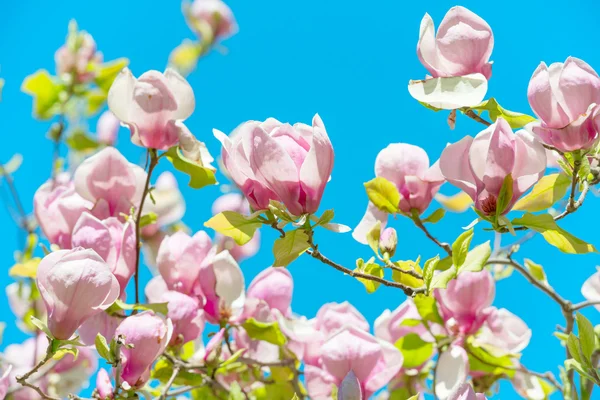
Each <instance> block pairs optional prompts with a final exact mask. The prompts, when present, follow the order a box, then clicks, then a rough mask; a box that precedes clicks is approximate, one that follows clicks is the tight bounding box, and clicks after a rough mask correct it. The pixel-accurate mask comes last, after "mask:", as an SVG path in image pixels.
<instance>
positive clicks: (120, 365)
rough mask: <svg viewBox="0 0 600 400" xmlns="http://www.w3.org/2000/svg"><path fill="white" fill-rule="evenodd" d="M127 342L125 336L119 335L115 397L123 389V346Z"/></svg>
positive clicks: (116, 346)
mask: <svg viewBox="0 0 600 400" xmlns="http://www.w3.org/2000/svg"><path fill="white" fill-rule="evenodd" d="M124 344H125V336H123V335H119V336H118V337H117V342H116V345H115V358H116V361H115V364H114V365H113V367H114V368H115V390H114V391H113V397H114V398H117V395H118V394H119V390H121V371H122V369H123V363H122V362H121V347H122V346H123V345H124Z"/></svg>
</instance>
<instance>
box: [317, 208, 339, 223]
mask: <svg viewBox="0 0 600 400" xmlns="http://www.w3.org/2000/svg"><path fill="white" fill-rule="evenodd" d="M334 216H335V213H334V212H333V210H332V209H331V210H325V211H324V212H323V215H321V217H320V218H319V220H318V221H317V223H316V225H315V226H324V225H327V224H328V223H330V222H331V221H333V217H334Z"/></svg>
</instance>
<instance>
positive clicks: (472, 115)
mask: <svg viewBox="0 0 600 400" xmlns="http://www.w3.org/2000/svg"><path fill="white" fill-rule="evenodd" d="M464 114H465V115H466V116H467V117H469V118H471V119H472V120H475V121H477V122H479V123H480V124H483V125H485V126H490V125H492V123H491V122H489V121H486V120H485V119H483V118H481V117H480V116H479V115H477V113H476V112H475V111H473V110H471V109H467V110H465V111H464Z"/></svg>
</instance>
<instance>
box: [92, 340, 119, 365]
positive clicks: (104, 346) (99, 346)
mask: <svg viewBox="0 0 600 400" xmlns="http://www.w3.org/2000/svg"><path fill="white" fill-rule="evenodd" d="M94 343H95V344H96V351H97V352H98V354H99V355H100V357H102V358H104V359H105V360H106V361H107V362H108V363H109V364H112V363H114V361H115V360H114V357H113V355H112V353H111V352H110V348H109V347H108V343H107V342H106V338H105V337H104V336H102V334H101V333H98V334H97V335H96V340H95V342H94Z"/></svg>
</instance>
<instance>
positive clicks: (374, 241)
mask: <svg viewBox="0 0 600 400" xmlns="http://www.w3.org/2000/svg"><path fill="white" fill-rule="evenodd" d="M380 236H381V222H380V221H377V222H376V223H375V225H374V226H373V228H372V229H371V230H370V231H369V233H367V243H368V244H369V247H370V248H371V249H372V250H373V252H374V253H375V254H379V237H380Z"/></svg>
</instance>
